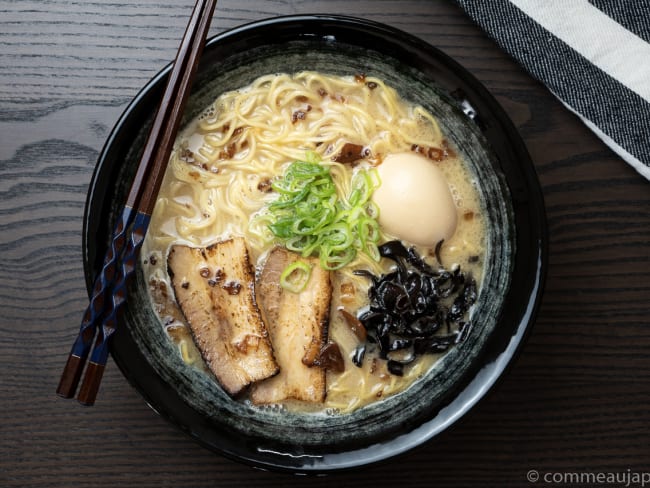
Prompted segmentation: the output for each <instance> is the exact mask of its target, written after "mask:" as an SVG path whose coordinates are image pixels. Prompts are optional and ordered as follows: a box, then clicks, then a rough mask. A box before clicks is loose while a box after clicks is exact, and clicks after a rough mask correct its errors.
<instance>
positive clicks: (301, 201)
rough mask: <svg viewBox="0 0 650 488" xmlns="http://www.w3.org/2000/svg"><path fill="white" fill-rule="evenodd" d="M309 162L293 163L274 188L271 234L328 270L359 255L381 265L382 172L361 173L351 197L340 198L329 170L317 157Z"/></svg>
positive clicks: (354, 180)
mask: <svg viewBox="0 0 650 488" xmlns="http://www.w3.org/2000/svg"><path fill="white" fill-rule="evenodd" d="M305 159H306V161H295V162H293V163H291V164H290V165H289V166H288V167H287V169H286V171H285V173H284V175H283V176H282V178H280V179H278V180H276V181H274V182H273V183H272V185H271V186H272V188H273V190H274V191H276V192H277V193H278V198H277V199H276V200H274V201H273V202H271V203H270V204H269V205H268V207H267V209H268V212H269V215H268V224H267V225H268V228H269V230H270V231H271V232H272V233H273V234H274V235H275V236H276V237H277V238H279V239H280V240H281V241H282V242H283V243H284V245H285V246H286V248H287V249H289V250H291V251H294V252H297V253H299V254H301V255H302V256H303V257H308V256H311V255H314V254H316V255H318V256H319V258H320V265H321V267H322V268H324V269H329V270H334V269H339V268H342V267H343V266H345V265H346V264H348V263H349V262H350V261H352V260H353V259H354V258H355V257H356V255H357V252H363V253H365V254H367V255H368V256H370V258H372V259H374V260H376V261H379V259H380V256H379V251H378V249H377V243H378V242H379V237H380V232H379V225H378V224H377V220H376V219H377V217H378V215H379V209H378V208H377V206H376V205H375V204H374V203H373V202H372V201H371V200H370V197H371V196H372V192H373V191H374V190H375V188H377V187H378V186H379V184H380V181H379V176H378V174H377V171H376V170H372V169H371V170H360V171H357V172H356V173H355V174H354V176H353V177H352V181H351V182H350V190H349V194H348V195H338V194H337V190H336V185H335V184H334V181H333V179H332V174H331V172H330V168H329V167H328V166H327V165H324V164H320V159H319V156H318V154H316V153H308V154H307V157H306V158H305ZM288 269H289V268H287V270H288ZM291 269H292V271H295V269H296V268H295V266H294V267H291ZM287 270H285V273H287ZM285 273H283V276H284V275H285ZM289 275H291V272H288V273H287V274H286V276H289ZM285 278H286V277H285ZM285 281H287V280H285ZM283 286H284V285H283ZM288 286H289V287H293V285H291V283H290V282H289V284H288ZM285 288H286V287H285ZM293 288H295V287H293Z"/></svg>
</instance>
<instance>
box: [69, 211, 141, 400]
mask: <svg viewBox="0 0 650 488" xmlns="http://www.w3.org/2000/svg"><path fill="white" fill-rule="evenodd" d="M133 213H134V210H133V209H132V208H131V207H129V206H125V207H124V209H123V211H122V214H121V215H120V218H119V219H118V220H117V222H116V223H115V228H114V229H113V235H112V240H111V244H110V247H109V249H108V252H107V253H106V256H105V258H104V264H103V266H102V269H101V271H100V273H99V275H97V277H96V278H95V283H94V285H93V295H92V297H91V299H90V303H89V304H88V308H86V311H85V313H84V316H83V319H82V321H81V327H80V328H79V334H78V335H77V338H76V340H75V342H74V344H73V345H72V350H71V351H70V355H69V356H68V361H67V363H66V365H65V368H64V370H63V374H62V375H61V380H60V382H59V386H58V388H57V393H58V394H59V395H61V396H63V397H65V398H71V397H73V396H74V394H75V391H76V390H77V385H78V384H79V379H80V378H81V372H82V371H83V368H84V365H85V363H86V358H87V357H88V353H89V352H90V349H91V347H92V344H93V339H94V337H95V333H96V331H97V325H98V324H99V323H100V321H101V319H102V317H103V316H104V314H105V312H106V308H107V307H108V306H109V300H108V299H109V297H110V292H111V289H112V286H113V281H114V280H115V276H116V271H117V263H118V260H119V258H120V256H121V255H122V252H123V251H124V247H125V245H126V231H127V229H128V227H129V225H130V223H131V219H132V216H133Z"/></svg>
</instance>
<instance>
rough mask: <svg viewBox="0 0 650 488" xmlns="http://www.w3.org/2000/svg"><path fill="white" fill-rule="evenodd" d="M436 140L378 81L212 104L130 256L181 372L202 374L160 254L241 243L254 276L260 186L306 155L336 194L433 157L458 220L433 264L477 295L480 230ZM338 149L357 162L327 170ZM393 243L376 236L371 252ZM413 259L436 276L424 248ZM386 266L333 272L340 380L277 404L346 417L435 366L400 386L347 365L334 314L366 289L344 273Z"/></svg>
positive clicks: (291, 80) (431, 127)
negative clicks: (356, 156) (409, 156)
mask: <svg viewBox="0 0 650 488" xmlns="http://www.w3.org/2000/svg"><path fill="white" fill-rule="evenodd" d="M443 132H444V128H443V129H442V130H441V128H440V127H438V124H437V122H436V120H435V119H434V118H433V116H431V115H430V114H429V113H428V112H426V111H425V110H424V109H423V108H422V107H419V106H414V105H411V104H409V103H407V102H406V101H405V100H403V99H402V98H401V97H400V96H399V95H398V94H397V93H396V92H395V91H394V90H393V89H392V88H390V87H388V86H386V85H385V84H384V83H383V82H382V81H381V80H379V79H374V78H370V77H364V76H349V77H338V76H329V75H324V74H320V73H312V72H303V73H298V74H295V75H285V74H276V75H269V76H265V77H262V78H260V79H258V80H256V81H255V82H253V83H252V84H251V85H250V86H248V87H244V88H242V89H240V90H237V91H233V92H228V93H225V94H224V95H222V96H220V97H219V98H218V99H217V100H215V102H214V103H213V104H212V105H211V106H210V107H208V108H207V109H206V110H205V111H204V112H203V113H202V114H201V115H200V116H199V117H197V119H195V120H194V121H192V122H191V123H190V124H189V125H188V126H187V127H186V128H185V129H184V131H182V133H181V134H180V135H179V137H178V139H177V141H176V145H175V149H174V151H173V154H172V156H171V159H170V164H169V166H168V169H167V173H166V175H165V180H164V182H163V185H162V188H161V190H160V194H159V197H158V201H157V204H156V207H155V210H154V213H153V216H152V220H151V224H150V227H149V231H148V233H147V237H146V239H145V242H144V246H143V249H142V253H141V261H142V265H143V269H144V272H145V275H146V276H147V279H148V281H149V284H150V294H151V298H152V302H153V304H154V307H155V311H156V313H157V315H158V316H159V317H160V321H161V323H162V325H163V327H165V328H166V330H167V332H168V333H169V336H170V339H171V340H172V341H174V343H175V344H177V345H178V351H179V354H180V355H181V357H182V359H183V361H184V362H185V363H187V364H190V365H193V366H195V367H197V368H201V369H204V370H206V371H207V368H206V366H205V365H204V362H203V360H202V358H201V354H200V353H199V351H198V350H197V348H196V346H195V345H194V342H193V339H192V335H191V332H190V330H189V328H188V327H187V325H186V323H185V320H184V317H183V314H182V312H181V311H180V309H179V307H178V305H177V304H176V302H175V299H174V293H173V291H172V288H171V285H170V280H169V276H168V273H167V269H166V260H167V254H168V252H169V249H170V246H172V245H174V244H185V245H189V246H194V247H205V246H209V245H211V244H214V243H215V242H218V241H222V240H224V239H228V238H230V237H234V236H241V237H244V238H245V239H246V242H247V246H248V248H249V252H250V255H251V259H252V262H253V263H254V265H255V266H256V267H257V271H258V272H259V269H260V268H261V266H263V264H264V260H265V258H266V256H267V255H268V252H269V250H270V249H271V247H272V246H274V245H276V244H277V241H276V240H274V236H273V235H272V234H271V233H270V232H269V230H268V229H267V228H266V225H265V220H264V219H260V218H259V216H260V213H261V212H263V211H264V208H265V207H266V206H267V205H268V204H269V202H271V201H273V199H274V198H276V196H277V195H275V194H274V192H273V191H269V185H270V182H272V181H274V179H276V178H278V177H279V176H280V175H282V173H283V171H284V169H285V168H286V167H287V165H288V164H290V163H291V162H293V161H300V160H304V159H305V155H306V154H307V153H315V154H317V155H318V157H319V158H320V159H321V161H322V164H327V165H329V166H330V170H331V174H332V177H333V179H334V181H335V184H336V186H337V187H338V188H339V189H340V190H341V191H342V192H343V193H345V191H346V190H347V189H348V188H349V185H350V180H351V178H352V176H353V175H354V174H355V172H357V171H360V170H363V169H368V168H373V167H377V166H378V165H380V164H381V162H382V160H383V158H385V157H386V156H388V155H389V154H396V153H404V152H413V151H421V150H424V153H425V154H426V149H427V148H442V149H444V154H443V156H442V157H440V158H439V159H441V160H440V161H432V164H436V165H437V167H438V168H439V169H440V170H441V171H442V172H443V174H444V177H445V179H446V181H447V184H448V186H449V189H450V190H451V194H452V196H453V200H454V203H455V206H456V212H457V216H458V218H457V226H456V230H455V232H454V234H453V235H452V236H451V238H449V239H447V240H446V241H445V242H444V245H443V246H442V247H441V249H440V254H439V255H440V258H441V262H442V264H443V265H444V266H445V267H446V268H448V269H449V268H453V267H455V266H460V267H461V269H462V270H463V272H464V273H471V274H472V276H473V277H474V278H475V280H476V282H477V283H478V284H479V286H480V283H481V278H482V268H483V261H484V245H485V243H484V225H485V223H484V220H483V215H482V213H483V212H482V208H481V204H480V201H479V199H478V194H477V190H476V185H477V182H476V181H474V179H473V177H472V175H471V174H470V173H469V171H468V170H467V168H466V166H465V164H464V162H463V161H462V159H461V158H460V157H459V156H458V155H457V153H456V152H455V151H454V150H453V148H452V147H449V145H448V143H447V141H446V140H445V138H444V134H443ZM348 143H351V144H355V145H359V146H363V148H364V151H365V152H364V155H363V157H362V158H361V159H360V160H357V161H355V162H354V164H349V163H342V162H336V161H334V160H333V159H335V156H336V155H337V154H339V153H340V152H341V150H342V149H343V147H344V146H345V144H348ZM442 149H441V150H440V151H439V152H438V153H436V156H440V154H441V153H442V152H443V151H442ZM434 159H436V158H434ZM380 230H381V229H380ZM393 239H395V236H391V235H388V234H387V233H386V232H384V231H382V232H381V237H380V243H381V242H386V241H390V240H393ZM404 244H405V245H407V246H410V245H411V244H410V243H408V242H405V243H404ZM416 249H417V251H418V253H419V254H420V255H421V256H423V257H425V259H426V260H427V262H429V263H431V264H432V265H433V266H438V263H437V261H436V258H435V256H434V247H433V246H432V247H423V246H417V247H416ZM392 266H393V262H392V261H389V260H387V259H381V261H379V262H376V261H374V260H373V259H371V258H370V257H368V256H367V255H365V254H363V253H359V254H358V255H357V256H356V257H355V258H354V260H353V261H352V262H350V263H349V264H348V265H346V266H345V267H343V268H342V269H339V270H336V271H332V273H331V281H332V285H333V296H332V303H331V313H330V323H329V339H330V340H332V341H334V342H336V343H337V344H338V345H339V348H340V350H341V353H342V356H343V358H344V361H345V369H344V371H343V372H342V373H335V372H332V371H328V372H327V396H326V400H325V402H324V403H323V404H318V405H315V406H314V405H304V404H300V402H286V405H287V406H289V407H291V408H305V409H308V410H314V409H317V410H328V411H335V412H342V413H343V412H350V411H353V410H355V409H357V408H359V407H361V406H364V405H366V404H368V403H370V402H373V401H377V400H378V399H381V398H385V397H387V396H389V395H392V394H394V393H397V392H399V391H401V390H403V389H404V388H406V387H408V386H409V385H410V384H411V383H412V382H413V381H414V380H415V379H417V378H418V377H420V376H421V375H422V374H424V373H425V372H426V371H427V370H428V369H429V368H430V367H431V365H432V364H434V363H435V361H436V360H437V359H438V358H439V356H440V355H438V354H427V355H424V356H422V357H420V358H419V359H417V360H416V361H415V362H414V363H413V364H411V365H409V366H408V367H407V368H406V369H405V371H404V375H403V376H396V375H393V374H390V373H389V372H388V371H387V369H386V365H385V361H384V360H381V359H378V358H373V357H368V358H366V360H365V361H364V362H363V365H362V367H357V366H356V365H355V364H353V362H352V359H351V357H352V355H353V353H354V350H355V348H356V347H357V345H358V343H359V340H358V338H357V337H356V336H355V335H354V334H353V333H352V331H351V330H350V327H349V325H348V324H347V323H346V321H345V320H344V318H343V317H342V315H341V313H339V309H340V308H344V309H345V310H347V311H348V312H351V313H355V314H356V313H357V312H358V311H359V310H361V309H362V308H363V307H364V306H366V305H367V303H368V287H369V285H370V282H369V280H368V279H367V278H366V277H363V276H357V275H355V274H353V271H354V270H358V269H367V270H370V271H371V272H372V273H373V274H375V275H379V274H382V273H387V272H389V271H390V269H391V267H392ZM461 347H462V346H461ZM215 387H216V386H215Z"/></svg>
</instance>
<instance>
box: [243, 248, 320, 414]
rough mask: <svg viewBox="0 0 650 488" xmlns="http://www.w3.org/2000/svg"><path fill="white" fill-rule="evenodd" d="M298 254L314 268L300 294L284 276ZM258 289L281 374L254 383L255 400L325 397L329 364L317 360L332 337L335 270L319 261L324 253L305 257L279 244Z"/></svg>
mask: <svg viewBox="0 0 650 488" xmlns="http://www.w3.org/2000/svg"><path fill="white" fill-rule="evenodd" d="M298 259H301V260H303V261H305V262H307V263H308V264H309V265H310V266H311V268H312V270H311V276H310V278H309V281H308V283H307V285H306V286H305V288H304V289H303V290H302V291H301V292H299V293H294V292H291V291H288V290H285V289H284V288H282V286H280V275H281V273H282V272H283V271H284V269H285V268H286V267H287V266H288V265H289V264H291V263H293V262H295V261H296V260H298ZM257 290H258V296H259V299H260V305H261V307H262V309H263V311H264V312H265V315H266V319H267V324H268V328H269V333H270V335H271V343H272V344H273V351H274V354H275V358H276V360H277V362H278V364H279V365H280V373H278V375H277V376H274V377H273V378H269V379H267V380H264V381H262V382H259V383H256V384H255V385H253V387H252V388H251V394H250V398H251V401H252V402H253V403H256V404H266V403H276V402H281V401H283V400H287V399H296V400H303V401H307V402H322V401H324V400H325V393H326V390H325V387H326V385H325V369H324V368H322V367H320V366H318V365H316V364H314V363H315V362H316V361H317V360H318V357H319V354H320V350H321V348H322V347H323V345H324V344H325V342H326V341H327V331H328V325H329V314H330V303H331V299H332V285H331V282H330V273H329V271H327V270H324V269H322V268H321V267H320V266H319V264H318V258H301V257H300V256H299V255H298V254H296V253H293V252H289V251H287V250H286V249H284V248H280V247H276V248H274V249H273V250H272V251H271V252H270V253H269V257H268V259H267V260H266V263H265V264H264V268H263V270H262V273H261V275H260V279H259V280H258V283H257Z"/></svg>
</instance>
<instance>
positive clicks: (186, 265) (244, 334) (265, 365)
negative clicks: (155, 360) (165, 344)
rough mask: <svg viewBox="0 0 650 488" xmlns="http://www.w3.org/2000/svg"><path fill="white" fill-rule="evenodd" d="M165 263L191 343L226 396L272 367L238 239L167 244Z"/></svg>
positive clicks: (249, 272) (273, 369)
mask: <svg viewBox="0 0 650 488" xmlns="http://www.w3.org/2000/svg"><path fill="white" fill-rule="evenodd" d="M167 265H168V269H169V275H170V276H171V281H172V286H173V288H174V293H175V295H176V300H177V302H178V304H179V306H180V308H181V310H182V312H183V315H184V316H185V319H186V320H187V323H188V324H189V327H190V329H191V331H192V336H193V337H194V342H195V343H196V345H197V347H198V349H199V351H201V355H202V356H203V359H204V360H205V362H206V363H207V365H208V367H209V368H210V370H211V371H212V372H213V373H214V375H215V376H216V377H217V380H218V381H219V383H220V384H221V385H222V386H223V388H224V389H225V390H226V391H227V392H228V393H229V394H230V395H233V396H234V395H237V394H238V393H240V392H241V391H242V390H243V389H244V388H245V387H246V386H248V385H249V384H251V383H254V382H256V381H259V380H263V379H265V378H269V377H270V376H273V375H274V374H276V373H277V372H278V365H277V363H276V361H275V358H274V356H273V349H272V347H271V342H270V340H269V335H268V331H267V329H266V326H265V324H264V321H263V319H262V314H261V312H260V309H259V308H258V306H257V303H256V299H255V278H254V274H253V272H252V270H251V264H250V260H249V256H248V249H247V248H246V244H245V242H244V240H243V239H242V238H234V239H230V240H227V241H223V242H219V243H217V244H214V245H212V246H210V247H207V248H191V247H187V246H182V245H176V246H173V247H172V248H171V251H170V253H169V257H168V261H167Z"/></svg>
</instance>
